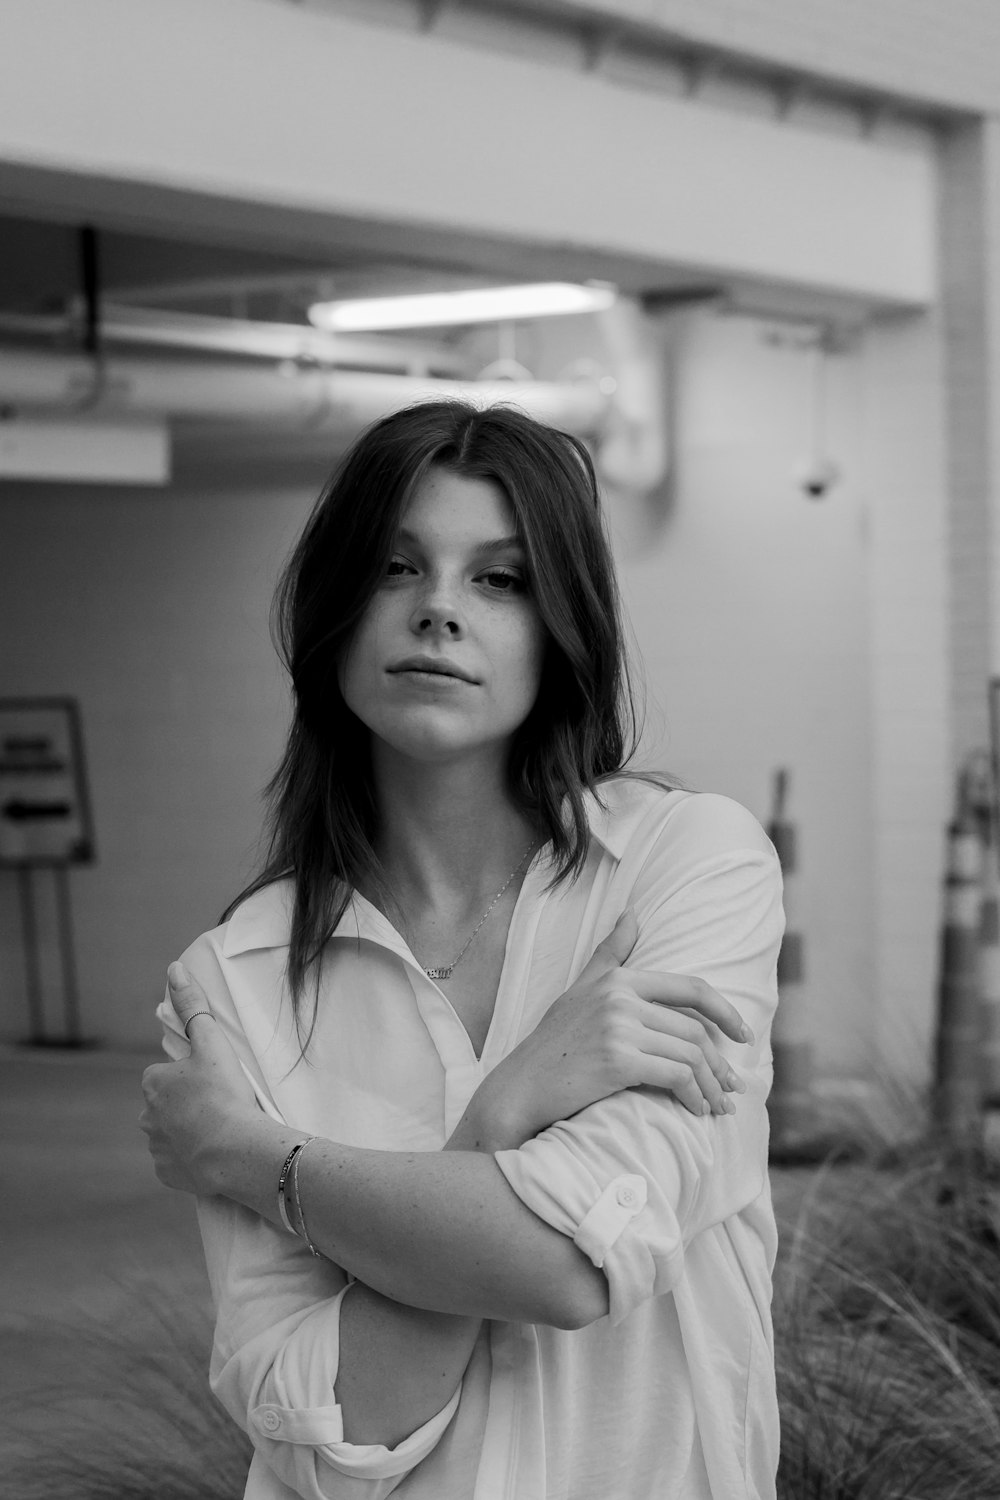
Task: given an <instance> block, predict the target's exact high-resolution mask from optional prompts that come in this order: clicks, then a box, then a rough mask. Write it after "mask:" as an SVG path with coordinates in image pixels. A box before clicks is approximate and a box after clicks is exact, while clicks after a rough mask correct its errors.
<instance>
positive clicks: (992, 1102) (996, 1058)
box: [979, 837, 1000, 1109]
mask: <svg viewBox="0 0 1000 1500" xmlns="http://www.w3.org/2000/svg"><path fill="white" fill-rule="evenodd" d="M979 982H980V989H981V995H980V999H981V1003H982V1008H983V1017H982V1024H983V1080H982V1082H983V1093H984V1099H985V1103H986V1104H987V1105H988V1106H989V1108H991V1109H997V1108H998V1107H1000V851H998V850H997V845H996V840H995V837H991V838H990V841H989V843H988V844H987V846H986V850H985V858H984V868H983V885H982V901H981V903H980V908H979Z"/></svg>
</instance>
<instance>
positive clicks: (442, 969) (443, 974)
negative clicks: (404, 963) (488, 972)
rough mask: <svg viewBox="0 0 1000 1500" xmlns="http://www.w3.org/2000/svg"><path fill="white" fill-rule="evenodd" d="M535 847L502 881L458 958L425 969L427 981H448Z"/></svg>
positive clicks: (530, 846) (530, 849)
mask: <svg viewBox="0 0 1000 1500" xmlns="http://www.w3.org/2000/svg"><path fill="white" fill-rule="evenodd" d="M537 847H538V846H537V844H535V843H533V844H531V845H529V847H528V849H527V852H526V853H525V854H524V856H523V858H522V859H521V860H520V861H519V863H518V864H516V865H515V866H514V868H513V870H511V872H510V874H509V875H508V876H507V879H506V880H505V881H504V883H503V885H502V886H501V887H500V889H499V890H498V891H497V893H496V895H495V896H494V897H493V900H492V901H491V902H490V904H489V906H488V907H487V908H486V910H485V911H484V912H483V914H482V916H481V917H480V918H479V921H478V922H477V923H476V925H475V927H474V928H473V929H472V932H471V934H470V936H469V939H468V941H467V942H466V945H465V947H464V948H463V949H462V951H461V953H460V954H459V955H458V957H457V958H453V959H452V961H451V963H450V964H438V965H437V966H436V967H435V968H432V969H425V970H424V973H425V974H426V975H427V978H428V979H450V978H451V976H452V974H453V973H454V971H455V969H456V967H457V966H458V965H459V964H460V963H461V962H462V959H463V958H464V957H465V955H466V954H467V953H468V951H469V949H470V948H471V947H472V939H473V938H474V937H475V936H476V933H477V932H478V931H479V929H480V928H481V927H482V925H483V923H484V922H485V921H486V918H487V917H488V916H489V914H490V912H491V911H492V910H493V908H494V906H496V904H497V902H498V901H499V900H500V897H501V896H503V895H504V894H505V893H506V892H507V890H508V889H509V888H510V884H511V881H512V880H513V879H514V877H515V875H519V874H520V872H521V871H522V870H523V869H524V866H525V865H526V864H527V863H528V860H529V859H530V858H531V856H532V854H534V852H535V849H536V848H537Z"/></svg>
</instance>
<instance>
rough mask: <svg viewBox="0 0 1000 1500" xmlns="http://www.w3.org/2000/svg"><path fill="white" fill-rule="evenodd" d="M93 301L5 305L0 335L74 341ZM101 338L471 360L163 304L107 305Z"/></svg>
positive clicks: (440, 371)
mask: <svg viewBox="0 0 1000 1500" xmlns="http://www.w3.org/2000/svg"><path fill="white" fill-rule="evenodd" d="M81 316H82V317H86V306H85V305H84V304H81V306H80V311H79V313H77V312H76V311H75V310H73V311H70V312H68V313H14V312H7V311H3V310H0V334H8V335H10V336H11V337H13V338H16V339H26V338H27V339H44V340H47V341H49V342H52V341H53V340H64V341H65V340H69V339H75V338H76V337H77V336H78V334H79V326H80V319H81ZM101 342H102V344H103V345H104V347H105V348H113V347H116V346H118V345H131V346H136V345H138V346H141V347H144V348H156V349H186V350H198V351H200V352H202V353H204V354H235V355H239V356H241V357H242V358H245V359H273V360H300V361H302V362H303V363H308V364H315V365H321V366H341V365H346V366H350V367H351V368H352V369H369V370H390V371H396V372H398V373H406V374H410V375H429V374H434V375H444V376H459V377H461V376H463V375H465V374H466V373H467V371H468V363H467V361H466V360H465V359H463V357H462V355H461V353H460V352H459V351H457V350H456V349H454V348H451V347H449V346H448V345H446V344H443V343H434V342H432V341H428V340H422V339H411V338H406V339H402V338H392V337H391V336H390V335H388V334H384V333H376V334H341V333H338V334H332V333H321V332H320V330H319V329H318V328H312V327H306V325H305V324H303V323H262V322H251V321H248V320H246V319H242V318H216V317H207V316H205V315H204V314H201V313H178V312H170V311H164V310H163V309H162V308H152V307H130V306H128V305H127V304H123V303H118V302H106V301H102V303H101Z"/></svg>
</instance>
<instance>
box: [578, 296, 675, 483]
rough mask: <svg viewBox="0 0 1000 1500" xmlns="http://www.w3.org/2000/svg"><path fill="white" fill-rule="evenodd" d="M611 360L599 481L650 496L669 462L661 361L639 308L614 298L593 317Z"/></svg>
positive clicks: (651, 330) (632, 302)
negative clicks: (611, 386) (611, 384)
mask: <svg viewBox="0 0 1000 1500" xmlns="http://www.w3.org/2000/svg"><path fill="white" fill-rule="evenodd" d="M594 316H595V318H596V319H597V322H598V325H599V327H600V329H601V332H602V333H603V335H604V341H605V345H606V347H607V350H608V353H609V355H610V357H611V358H610V365H611V370H612V372H613V375H614V387H615V388H614V393H613V400H612V405H611V410H610V412H609V418H608V423H607V427H606V430H605V433H604V436H603V439H602V442H601V446H600V450H599V452H598V458H597V462H598V469H599V472H600V474H601V478H602V479H604V480H606V481H607V483H608V484H611V485H614V486H615V487H616V488H618V489H622V490H628V491H630V492H631V493H633V494H640V495H648V494H652V492H653V491H654V490H656V489H657V488H658V487H659V485H660V484H662V482H663V480H664V479H665V478H666V474H667V468H668V466H669V462H670V439H669V431H668V428H669V410H670V403H669V399H668V392H667V381H666V369H665V355H664V351H663V349H662V348H661V347H660V345H659V343H658V341H657V337H656V333H655V330H654V328H653V326H652V324H651V322H650V319H649V318H648V317H647V315H646V313H645V312H644V311H643V309H642V307H641V305H640V304H639V303H638V302H637V301H635V300H634V299H633V298H630V297H618V298H617V299H616V301H615V302H614V303H612V305H611V306H610V307H608V308H604V309H602V310H601V311H599V312H596V313H595V314H594Z"/></svg>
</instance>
